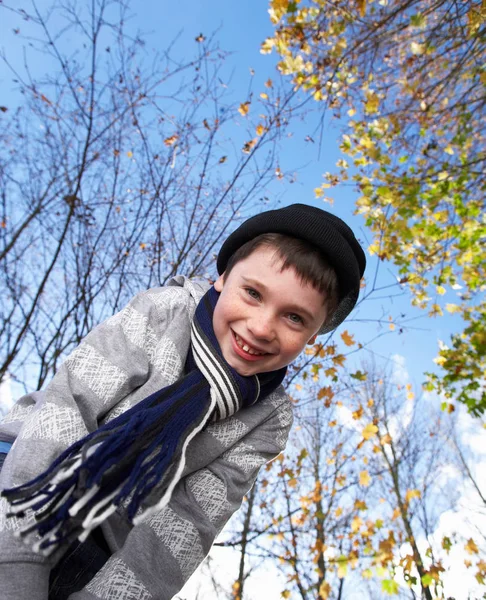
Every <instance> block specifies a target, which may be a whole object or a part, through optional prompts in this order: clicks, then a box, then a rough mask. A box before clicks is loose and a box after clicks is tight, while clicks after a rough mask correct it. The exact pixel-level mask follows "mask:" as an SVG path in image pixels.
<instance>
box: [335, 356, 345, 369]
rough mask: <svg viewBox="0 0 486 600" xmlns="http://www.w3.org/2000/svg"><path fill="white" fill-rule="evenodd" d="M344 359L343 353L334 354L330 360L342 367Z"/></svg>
mask: <svg viewBox="0 0 486 600" xmlns="http://www.w3.org/2000/svg"><path fill="white" fill-rule="evenodd" d="M345 360H346V357H345V356H344V354H336V356H333V357H332V362H333V363H334V364H335V365H338V366H340V367H342V366H343V365H344V361H345Z"/></svg>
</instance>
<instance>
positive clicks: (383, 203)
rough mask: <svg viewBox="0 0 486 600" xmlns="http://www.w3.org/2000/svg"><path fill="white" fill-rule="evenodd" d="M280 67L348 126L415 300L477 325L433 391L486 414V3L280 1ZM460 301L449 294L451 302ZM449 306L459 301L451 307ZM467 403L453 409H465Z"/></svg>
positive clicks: (360, 203)
mask: <svg viewBox="0 0 486 600" xmlns="http://www.w3.org/2000/svg"><path fill="white" fill-rule="evenodd" d="M270 5H271V9H270V14H271V19H272V22H273V23H274V24H275V34H274V36H273V37H272V38H269V39H267V40H266V41H265V42H264V44H263V47H262V51H263V52H270V51H271V50H272V49H275V50H276V51H277V52H278V53H279V54H280V56H281V61H280V63H279V65H278V68H279V70H280V71H281V72H282V73H283V74H286V75H289V76H291V77H292V81H293V84H294V85H295V87H296V88H301V89H303V90H305V91H307V92H308V93H310V94H312V95H313V97H314V99H315V100H317V101H318V102H320V103H321V104H322V106H323V108H324V109H328V110H331V111H332V113H333V115H334V116H335V117H337V118H344V116H345V115H346V114H347V116H349V117H350V120H349V122H348V123H347V124H345V125H344V126H343V135H342V140H341V150H342V152H343V153H344V155H345V156H346V158H348V160H349V159H351V162H348V160H346V158H343V159H341V160H340V161H339V162H338V167H340V169H339V172H337V173H328V174H326V176H325V181H324V183H323V184H322V185H321V186H320V187H319V188H317V189H316V195H317V196H318V197H322V196H323V195H324V191H325V190H326V189H327V188H329V187H332V186H334V185H336V184H338V183H339V182H343V181H349V180H351V181H353V182H354V184H355V185H356V187H357V189H358V190H359V192H360V197H359V199H358V200H357V202H356V210H357V212H358V213H360V214H363V215H364V217H365V219H366V225H367V226H368V227H369V228H370V230H371V231H372V232H373V236H374V239H373V242H372V244H371V246H370V251H371V252H372V253H374V254H376V255H378V256H379V258H380V259H382V260H385V259H386V260H391V261H393V262H394V263H395V264H396V265H397V266H398V269H399V276H400V282H401V284H402V285H404V286H405V285H406V286H408V289H409V290H410V292H411V295H412V303H413V304H415V305H416V306H419V307H421V308H424V309H425V308H427V309H428V310H429V314H430V315H433V316H435V315H441V314H442V312H443V310H444V309H445V310H447V311H449V312H451V313H458V314H459V315H461V317H462V318H463V320H464V329H463V331H462V332H461V333H458V334H457V335H454V336H453V337H452V340H451V344H450V346H449V347H448V346H446V345H443V346H442V347H441V348H440V351H439V356H438V358H437V359H436V362H437V363H438V364H439V365H440V366H441V367H442V369H443V371H444V372H443V374H442V375H438V374H431V375H430V377H429V383H428V386H429V388H430V389H433V388H435V389H437V390H438V391H439V392H441V393H443V394H444V396H445V397H446V401H447V402H450V401H451V400H452V399H453V398H456V399H457V400H458V401H460V402H463V403H464V404H465V405H466V406H467V407H468V409H469V410H470V411H471V412H473V413H474V414H476V415H479V414H480V413H483V412H484V411H485V410H486V387H485V386H486V384H485V378H484V372H485V368H486V318H485V317H486V304H485V300H484V293H483V292H484V281H485V279H486V267H485V265H486V254H485V248H486V244H485V241H486V222H485V220H484V213H485V211H484V209H485V204H484V192H485V190H486V176H485V174H486V153H485V141H486V140H485V132H486V125H485V124H486V110H485V109H486V94H485V85H486V69H485V64H486V52H485V40H486V18H485V17H486V4H485V2H484V1H483V2H474V1H472V0H468V1H466V2H457V1H456V0H408V1H407V2H398V0H387V1H383V2H377V1H371V2H366V0H356V1H355V2H353V3H349V2H344V1H341V0H338V1H336V2H331V3H330V2H327V1H326V0H303V1H301V2H299V1H298V2H290V1H287V0H272V1H271V2H270ZM443 300H447V302H443ZM444 304H445V307H444ZM452 408H453V406H451V409H452Z"/></svg>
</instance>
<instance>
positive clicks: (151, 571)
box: [70, 393, 292, 600]
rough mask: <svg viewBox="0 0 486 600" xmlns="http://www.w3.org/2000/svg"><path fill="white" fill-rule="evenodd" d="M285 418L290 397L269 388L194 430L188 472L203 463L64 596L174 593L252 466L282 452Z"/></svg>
mask: <svg viewBox="0 0 486 600" xmlns="http://www.w3.org/2000/svg"><path fill="white" fill-rule="evenodd" d="M265 411H267V412H266V418H265V419H264V420H262V421H261V420H260V419H261V418H262V416H263V415H264V414H265ZM255 418H256V419H257V420H260V422H259V423H258V424H257V425H255V421H254V420H255ZM291 423H292V409H291V405H290V400H289V399H288V398H287V397H286V396H284V395H283V393H274V394H272V395H271V396H269V397H268V398H266V399H264V400H263V401H262V402H261V406H258V405H257V406H256V407H252V408H250V409H246V410H245V411H241V412H240V413H238V414H237V415H236V416H233V417H231V418H229V419H225V420H224V421H221V422H220V423H216V424H213V425H211V426H209V427H208V428H207V429H206V431H205V432H203V433H201V434H199V435H198V436H197V438H195V440H194V442H197V443H193V444H192V448H191V453H190V455H189V457H188V459H189V464H188V470H191V468H192V467H194V466H196V463H197V462H198V461H199V462H200V461H201V460H202V459H201V457H202V456H203V455H206V456H207V457H210V458H209V462H207V463H206V465H205V466H204V467H201V468H198V470H196V471H194V472H192V473H190V474H188V475H186V476H185V477H184V478H183V479H182V480H181V481H180V482H179V484H178V485H177V487H176V489H175V491H174V494H173V496H172V499H171V501H170V503H169V505H168V506H167V507H166V508H164V509H162V510H161V511H159V512H158V513H156V514H155V515H153V516H151V517H149V518H148V519H147V520H146V521H145V522H143V523H142V524H140V525H137V526H136V527H134V528H133V529H132V531H131V533H130V534H129V535H128V537H127V539H126V541H125V544H124V546H123V548H122V549H121V550H120V551H118V552H117V553H115V554H114V555H113V556H112V557H111V559H110V560H109V561H108V562H107V563H106V564H105V566H104V567H103V569H102V570H101V571H100V572H99V573H98V575H96V576H95V578H94V579H93V580H92V581H91V582H90V583H89V584H88V585H87V586H86V588H85V589H84V590H83V591H81V592H78V593H76V594H73V595H72V596H71V597H70V600H105V599H108V598H117V599H119V600H169V599H170V598H172V597H173V596H174V595H175V594H177V592H178V591H179V590H180V589H181V588H182V587H183V585H184V584H185V582H186V581H187V580H188V579H189V577H190V576H191V575H192V573H193V572H194V571H195V570H196V568H197V567H198V566H199V565H200V564H201V563H202V561H203V560H204V558H205V557H206V555H207V554H208V552H209V550H210V548H211V546H212V544H213V541H214V539H215V538H216V536H217V535H218V534H219V532H220V531H221V529H222V528H223V526H224V525H225V524H226V522H227V521H228V519H229V518H230V517H231V515H232V514H233V513H234V512H235V511H236V510H237V509H238V508H239V507H240V505H241V502H242V499H243V497H244V496H245V494H247V492H248V490H249V489H250V488H251V486H252V485H253V483H254V481H255V479H256V476H257V474H258V471H259V469H260V467H261V466H262V465H264V464H265V463H267V462H268V461H270V460H272V459H273V458H275V457H276V456H277V455H278V454H279V453H280V452H281V451H282V450H283V449H284V447H285V444H286V441H287V437H288V432H289V429H290V426H291ZM191 463H192V464H191ZM186 471H187V470H186Z"/></svg>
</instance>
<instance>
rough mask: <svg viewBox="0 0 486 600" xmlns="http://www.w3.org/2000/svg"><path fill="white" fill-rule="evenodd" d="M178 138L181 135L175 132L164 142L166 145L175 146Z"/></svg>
mask: <svg viewBox="0 0 486 600" xmlns="http://www.w3.org/2000/svg"><path fill="white" fill-rule="evenodd" d="M178 139H179V136H178V135H177V134H176V133H175V134H174V135H171V136H170V137H168V138H165V140H164V144H165V145H166V146H173V145H174V144H175V143H176V142H177V140H178Z"/></svg>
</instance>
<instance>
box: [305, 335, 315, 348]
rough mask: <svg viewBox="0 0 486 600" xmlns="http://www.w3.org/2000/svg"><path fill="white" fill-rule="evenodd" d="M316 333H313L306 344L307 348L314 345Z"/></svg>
mask: <svg viewBox="0 0 486 600" xmlns="http://www.w3.org/2000/svg"><path fill="white" fill-rule="evenodd" d="M316 338H317V333H315V334H314V335H313V336H312V337H311V339H310V340H309V341H308V342H307V345H308V346H313V345H314V344H315V343H316Z"/></svg>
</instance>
